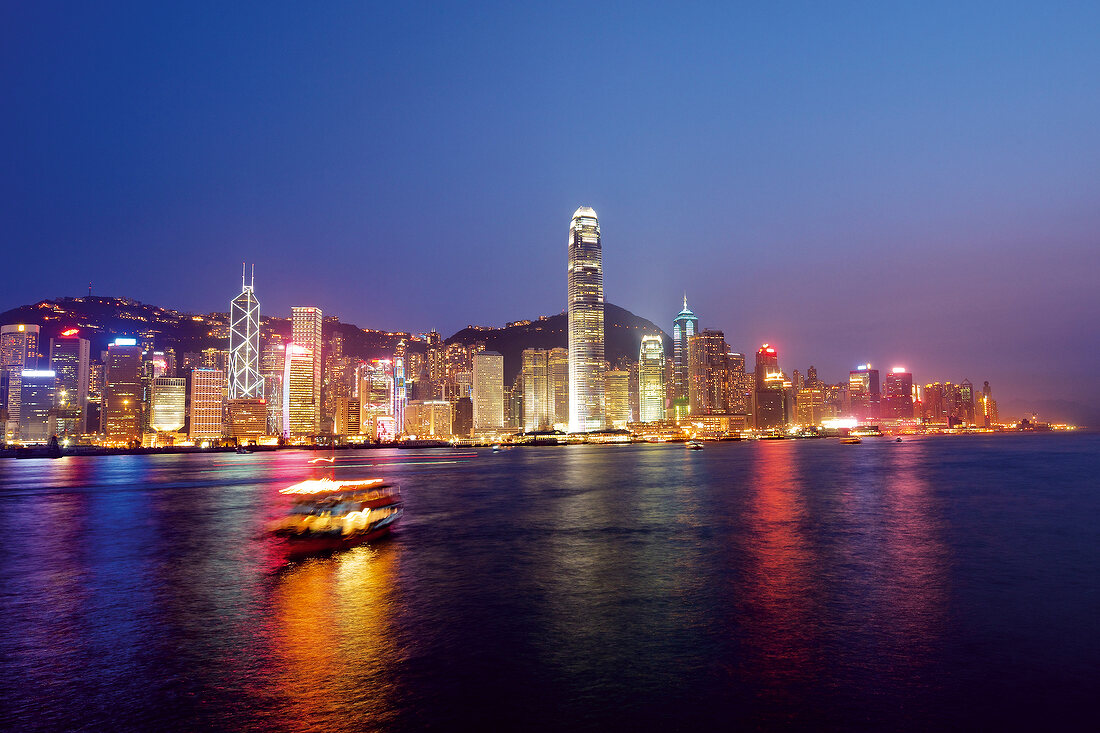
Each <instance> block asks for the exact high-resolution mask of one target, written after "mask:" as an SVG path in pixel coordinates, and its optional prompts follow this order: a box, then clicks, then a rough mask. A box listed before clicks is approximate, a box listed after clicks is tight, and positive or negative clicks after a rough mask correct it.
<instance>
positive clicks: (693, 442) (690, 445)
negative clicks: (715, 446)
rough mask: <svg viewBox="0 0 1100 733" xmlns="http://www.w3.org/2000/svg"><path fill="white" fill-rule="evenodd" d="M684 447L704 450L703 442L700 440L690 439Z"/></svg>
mask: <svg viewBox="0 0 1100 733" xmlns="http://www.w3.org/2000/svg"><path fill="white" fill-rule="evenodd" d="M684 447H685V448H687V449H688V450H703V444H702V443H701V442H700V441H698V440H689V441H688V442H687V443H685V444H684Z"/></svg>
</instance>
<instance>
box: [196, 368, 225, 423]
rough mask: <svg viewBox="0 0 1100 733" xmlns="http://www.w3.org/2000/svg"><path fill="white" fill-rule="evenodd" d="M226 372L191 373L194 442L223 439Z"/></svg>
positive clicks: (214, 370) (206, 370)
mask: <svg viewBox="0 0 1100 733" xmlns="http://www.w3.org/2000/svg"><path fill="white" fill-rule="evenodd" d="M225 387H226V379H225V372H223V371H222V370H221V369H195V370H193V371H192V372H191V423H190V425H189V426H188V431H187V432H188V435H189V436H190V437H191V439H192V440H196V439H197V440H209V439H217V438H220V437H222V433H223V432H224V430H225V417H224V415H225Z"/></svg>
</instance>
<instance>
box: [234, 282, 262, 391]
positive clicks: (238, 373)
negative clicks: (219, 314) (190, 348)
mask: <svg viewBox="0 0 1100 733" xmlns="http://www.w3.org/2000/svg"><path fill="white" fill-rule="evenodd" d="M255 282H256V270H255V267H253V270H252V282H251V283H248V284H245V281H244V265H241V294H240V295H238V296H237V297H236V298H234V299H233V300H232V301H230V303H229V399H231V400H236V399H259V398H260V397H263V396H264V380H263V377H262V376H261V375H260V301H258V300H256V295H255V293H254V292H253V289H252V287H253V285H254V284H255Z"/></svg>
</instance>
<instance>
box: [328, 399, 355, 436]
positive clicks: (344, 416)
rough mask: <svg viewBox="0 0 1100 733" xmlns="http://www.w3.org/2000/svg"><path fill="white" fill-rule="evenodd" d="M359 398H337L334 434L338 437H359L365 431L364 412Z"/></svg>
mask: <svg viewBox="0 0 1100 733" xmlns="http://www.w3.org/2000/svg"><path fill="white" fill-rule="evenodd" d="M361 404H362V403H361V402H360V401H359V398H358V397H337V398H336V413H335V415H333V421H332V432H333V433H334V434H336V435H359V433H360V432H361V431H362V429H363V411H362V409H361V408H360V406H361Z"/></svg>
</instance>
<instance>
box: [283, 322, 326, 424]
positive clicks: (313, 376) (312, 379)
mask: <svg viewBox="0 0 1100 733" xmlns="http://www.w3.org/2000/svg"><path fill="white" fill-rule="evenodd" d="M290 319H291V341H292V342H293V343H295V344H297V345H298V346H300V347H302V348H303V349H305V350H306V355H308V357H309V359H308V366H309V369H308V371H305V366H306V365H305V363H300V362H302V359H303V356H304V355H303V354H302V353H301V352H297V353H296V354H295V357H296V358H295V367H296V369H297V370H298V371H296V372H295V376H296V379H295V383H294V384H293V385H291V394H292V396H293V399H294V402H295V405H296V408H295V409H294V410H292V411H293V412H294V413H295V423H294V424H293V425H290V426H289V427H290V431H291V433H292V434H295V435H316V434H317V433H318V432H320V430H321V366H322V361H321V349H322V348H323V344H322V336H321V330H322V324H323V322H324V318H323V315H322V313H321V309H320V308H314V307H312V306H295V307H293V308H291V309H290ZM288 359H289V357H288ZM307 413H308V414H307ZM284 429H285V427H284Z"/></svg>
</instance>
